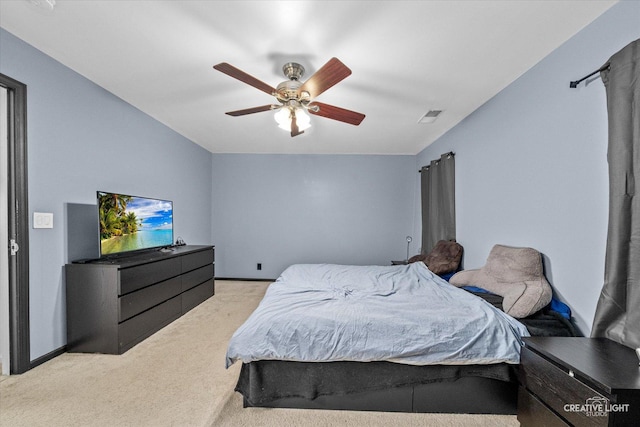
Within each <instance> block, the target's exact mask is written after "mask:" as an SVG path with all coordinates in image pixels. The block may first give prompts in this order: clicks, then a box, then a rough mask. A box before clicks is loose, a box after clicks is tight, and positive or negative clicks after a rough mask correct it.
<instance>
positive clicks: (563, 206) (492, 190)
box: [418, 1, 640, 334]
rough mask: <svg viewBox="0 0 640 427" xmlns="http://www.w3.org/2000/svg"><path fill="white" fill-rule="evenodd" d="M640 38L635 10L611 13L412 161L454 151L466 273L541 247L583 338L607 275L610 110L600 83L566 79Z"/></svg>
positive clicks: (634, 6) (639, 10)
mask: <svg viewBox="0 0 640 427" xmlns="http://www.w3.org/2000/svg"><path fill="white" fill-rule="evenodd" d="M638 37H640V2H635V1H633V2H630V1H625V2H621V3H619V4H617V5H615V6H613V7H612V8H611V9H610V10H609V11H607V12H606V13H605V14H604V15H603V16H601V17H600V18H599V19H597V20H596V21H594V22H593V23H592V24H591V25H589V26H588V27H586V28H585V29H584V30H583V31H581V32H580V33H578V34H577V35H576V36H574V37H573V38H572V39H570V40H569V41H568V42H566V43H565V44H564V45H563V46H561V47H560V48H558V49H557V50H556V51H554V52H553V53H552V54H550V55H549V56H548V57H546V58H545V59H544V60H542V61H541V62H540V63H539V64H537V65H536V66H535V67H533V68H532V69H531V70H530V71H528V72H527V73H526V74H524V75H523V76H521V77H520V78H519V79H518V80H517V81H515V82H514V83H513V84H511V85H510V86H508V87H507V88H506V89H504V90H503V91H502V92H501V93H499V94H498V95H497V96H495V97H494V98H493V99H491V100H490V101H489V102H487V103H486V104H485V105H483V106H482V107H481V108H480V109H478V110H477V111H476V112H475V113H473V114H472V115H471V116H469V117H467V118H466V119H465V120H464V121H463V122H461V123H460V124H459V125H458V126H456V127H455V128H454V129H452V130H451V131H449V132H448V133H447V134H445V135H444V136H443V137H441V138H440V139H439V140H438V141H437V142H435V143H434V144H432V145H431V146H429V147H427V148H426V149H425V150H424V151H422V152H421V153H420V154H419V155H418V164H419V165H424V164H427V163H428V162H429V161H430V160H431V159H434V158H437V157H439V156H440V154H441V153H445V152H447V151H454V152H455V153H456V191H457V193H456V209H457V237H458V241H459V242H460V243H461V244H462V245H463V246H464V248H465V255H464V265H465V268H478V267H481V266H482V265H484V263H485V261H486V258H487V255H488V254H489V251H490V249H491V247H492V246H493V245H494V244H497V243H501V244H506V245H513V246H529V247H533V248H536V249H538V250H539V251H540V252H542V253H543V255H544V260H545V267H546V269H547V278H548V279H549V280H550V281H551V283H552V285H553V286H554V288H555V290H556V291H557V293H558V294H559V296H560V298H561V299H563V300H565V301H566V302H568V304H569V305H570V306H571V307H572V309H573V312H574V317H575V320H576V323H577V324H578V326H579V327H580V329H581V330H582V332H583V333H585V334H588V333H590V330H591V323H592V321H593V315H594V313H595V307H596V303H597V301H598V297H599V293H600V290H601V288H602V284H603V276H604V256H605V242H606V231H607V215H608V205H607V204H608V175H607V174H608V172H607V112H606V99H605V89H604V85H603V84H602V82H601V80H600V79H599V78H598V79H597V80H594V81H592V82H590V83H589V84H588V85H585V84H584V83H582V84H581V85H580V86H579V88H578V89H570V88H569V81H572V80H577V79H579V78H581V77H583V76H585V75H587V74H589V73H590V72H591V71H593V70H596V69H598V68H599V67H600V66H601V65H603V64H604V63H605V62H606V61H607V60H608V58H609V57H610V56H611V55H613V54H614V53H615V52H617V51H618V50H620V49H621V48H622V47H624V46H625V45H627V44H628V43H630V42H631V41H633V40H635V39H637V38H638ZM526 48H527V47H526V46H523V49H526ZM478 84H482V82H481V81H478Z"/></svg>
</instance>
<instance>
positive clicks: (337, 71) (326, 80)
mask: <svg viewBox="0 0 640 427" xmlns="http://www.w3.org/2000/svg"><path fill="white" fill-rule="evenodd" d="M350 75H351V70H350V69H349V68H348V67H347V66H346V65H344V64H343V63H342V62H340V60H339V59H338V58H331V59H330V60H329V62H327V63H326V64H324V65H323V66H322V68H320V69H319V70H318V71H316V72H315V73H314V74H313V75H312V76H311V77H309V79H308V80H307V81H306V82H304V84H303V85H302V86H300V92H309V94H310V95H311V99H314V98H315V97H316V96H318V95H320V94H321V93H322V92H324V91H326V90H327V89H329V88H331V87H333V86H334V85H336V84H337V83H339V82H341V81H342V80H344V79H346V78H347V77H349V76H350Z"/></svg>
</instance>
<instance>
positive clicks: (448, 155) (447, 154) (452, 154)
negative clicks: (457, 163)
mask: <svg viewBox="0 0 640 427" xmlns="http://www.w3.org/2000/svg"><path fill="white" fill-rule="evenodd" d="M455 155H456V153H454V152H453V151H449V152H448V153H444V154H443V155H442V156H447V158H449V157H453V156H455ZM442 156H440V159H441V158H442ZM440 159H437V162H439V161H440ZM436 164H437V163H436ZM429 166H431V165H427V166H423V167H421V168H420V170H419V171H418V172H419V173H422V169H425V168H426V169H429Z"/></svg>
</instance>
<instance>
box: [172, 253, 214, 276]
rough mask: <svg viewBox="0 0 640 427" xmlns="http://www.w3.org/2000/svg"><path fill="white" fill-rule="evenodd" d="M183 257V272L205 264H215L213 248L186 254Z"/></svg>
mask: <svg viewBox="0 0 640 427" xmlns="http://www.w3.org/2000/svg"><path fill="white" fill-rule="evenodd" d="M180 258H181V262H182V272H183V273H185V272H187V271H191V270H195V269H196V268H198V267H202V266H203V265H207V264H213V249H208V250H206V251H200V252H195V253H192V254H189V255H184V256H182V257H180Z"/></svg>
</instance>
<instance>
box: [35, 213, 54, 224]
mask: <svg viewBox="0 0 640 427" xmlns="http://www.w3.org/2000/svg"><path fill="white" fill-rule="evenodd" d="M33 228H53V213H46V212H34V213H33Z"/></svg>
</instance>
